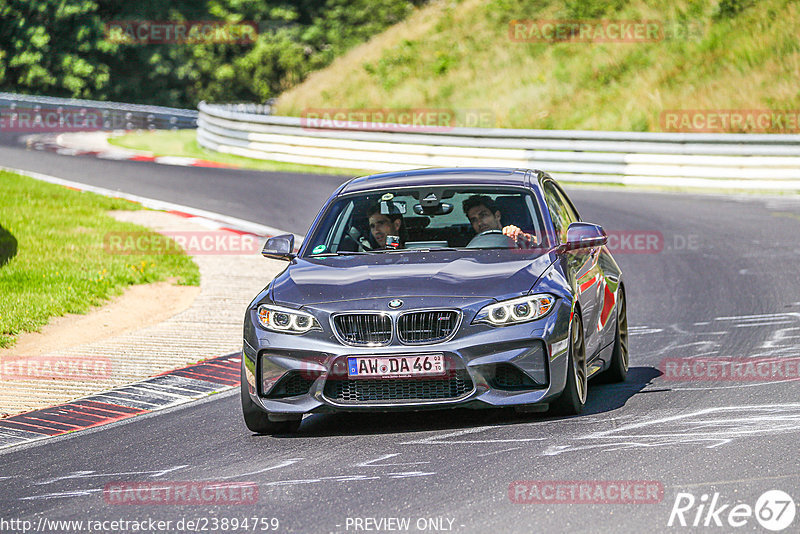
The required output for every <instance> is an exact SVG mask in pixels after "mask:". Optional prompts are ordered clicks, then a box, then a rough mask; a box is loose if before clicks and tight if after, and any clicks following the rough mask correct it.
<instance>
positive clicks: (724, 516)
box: [667, 490, 796, 532]
mask: <svg viewBox="0 0 800 534" xmlns="http://www.w3.org/2000/svg"><path fill="white" fill-rule="evenodd" d="M795 513H796V506H795V503H794V500H793V499H792V497H791V496H790V495H789V494H788V493H786V492H785V491H781V490H769V491H765V492H764V493H762V494H761V496H760V497H759V498H758V499H757V500H756V504H755V506H751V505H750V504H747V503H743V502H738V503H732V502H730V501H726V500H725V499H724V497H721V496H720V494H719V493H718V492H714V494H713V495H709V494H707V493H704V494H702V495H701V496H700V498H699V499H698V498H697V497H695V496H694V495H693V494H691V493H678V494H677V495H676V496H675V502H674V503H673V505H672V511H671V512H670V514H669V521H667V526H668V527H673V526H674V527H727V528H728V529H730V528H739V527H743V526H745V525H747V524H749V523H750V524H751V522H752V520H753V518H755V520H756V521H758V523H759V525H761V526H762V527H763V528H765V529H767V530H771V531H772V532H780V531H782V530H784V529H786V528H788V527H789V526H790V525H792V523H793V522H794V517H795ZM751 528H752V527H751ZM795 532H796V530H795Z"/></svg>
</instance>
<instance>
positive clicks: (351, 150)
mask: <svg viewBox="0 0 800 534" xmlns="http://www.w3.org/2000/svg"><path fill="white" fill-rule="evenodd" d="M199 110H200V115H199V117H198V120H197V125H198V130H197V139H198V142H199V143H200V144H201V145H203V146H205V147H206V148H209V149H211V150H216V151H219V152H225V153H229V154H236V155H240V156H247V157H251V158H258V159H268V160H275V161H284V162H293V163H303V164H309V165H321V166H335V167H345V168H352V169H366V170H375V171H392V170H402V169H410V168H415V167H428V166H437V167H438V166H502V167H521V168H535V169H542V170H545V171H548V172H550V173H551V174H553V175H554V176H555V177H556V178H559V179H562V180H568V181H576V182H594V183H617V184H639V185H660V186H680V187H712V188H731V189H772V190H800V135H772V134H685V133H639V132H601V131H569V130H564V131H561V130H508V129H483V128H453V129H450V130H448V131H446V132H435V133H407V132H398V131H392V130H393V129H394V130H396V129H397V128H390V127H385V128H377V127H376V128H373V127H371V126H369V127H368V125H364V124H363V123H361V124H356V123H346V124H344V125H343V126H342V127H337V128H311V127H309V125H308V122H307V121H304V120H303V119H301V118H299V117H279V116H273V115H269V114H268V112H269V108H268V106H262V107H261V108H255V107H250V108H248V106H247V105H216V104H208V103H204V102H203V103H201V104H200V105H199Z"/></svg>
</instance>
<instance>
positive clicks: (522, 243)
mask: <svg viewBox="0 0 800 534" xmlns="http://www.w3.org/2000/svg"><path fill="white" fill-rule="evenodd" d="M503 235H506V236H508V237H510V238H511V239H513V240H514V241H515V242H516V243H517V246H518V247H520V248H532V247H533V246H534V245H535V244H536V236H533V235H531V234H527V233H525V232H523V231H522V229H520V227H519V226H514V225H513V224H509V225H508V226H506V227H505V228H503Z"/></svg>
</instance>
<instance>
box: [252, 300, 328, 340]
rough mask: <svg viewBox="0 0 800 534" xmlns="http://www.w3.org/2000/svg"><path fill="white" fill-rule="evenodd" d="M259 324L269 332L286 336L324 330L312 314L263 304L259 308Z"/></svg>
mask: <svg viewBox="0 0 800 534" xmlns="http://www.w3.org/2000/svg"><path fill="white" fill-rule="evenodd" d="M258 322H259V323H261V326H263V327H264V328H266V329H267V330H272V331H273V332H284V333H286V334H305V333H306V332H308V331H309V330H314V329H317V330H322V327H320V326H319V322H317V319H316V318H315V317H314V316H313V315H311V314H310V313H306V312H301V311H298V310H291V309H288V308H282V307H280V306H273V305H270V304H262V305H261V306H259V307H258Z"/></svg>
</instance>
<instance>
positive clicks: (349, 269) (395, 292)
mask: <svg viewBox="0 0 800 534" xmlns="http://www.w3.org/2000/svg"><path fill="white" fill-rule="evenodd" d="M606 241H607V237H606V234H605V232H604V231H603V229H602V228H601V227H600V226H597V225H595V224H589V223H586V222H582V221H581V219H580V216H579V215H578V211H577V210H576V209H575V206H574V205H573V204H572V202H571V201H570V200H569V198H568V197H567V195H566V194H564V191H563V190H562V189H561V187H559V185H558V184H557V183H556V181H555V180H553V179H552V178H551V177H550V176H549V175H548V174H546V173H544V172H541V171H532V170H514V169H467V168H451V169H423V170H414V171H403V172H394V173H385V174H375V175H372V176H365V177H361V178H355V179H353V180H350V181H349V182H347V183H345V184H344V185H342V186H341V187H339V189H338V190H337V191H336V192H335V193H334V194H333V195H332V196H331V198H330V199H329V200H328V201H327V202H326V203H325V205H324V206H323V208H322V210H321V211H320V213H319V215H318V216H317V218H316V219H315V221H314V223H313V224H312V226H311V229H310V231H309V233H308V236H307V238H306V239H305V240H304V241H303V244H302V246H301V247H300V249H299V251H298V252H297V253H296V254H295V253H294V237H293V236H291V235H285V236H277V237H273V238H271V239H269V240H268V241H267V243H266V245H265V247H264V251H263V254H264V256H266V257H268V258H278V259H282V260H286V261H287V262H288V265H287V267H286V269H285V270H284V271H283V272H281V273H280V274H279V275H278V276H277V277H275V279H274V280H272V282H270V283H269V285H268V286H267V287H266V288H264V290H263V291H261V293H259V294H258V296H256V298H255V299H254V300H253V301H252V302H251V303H250V305H249V306H248V309H247V312H246V315H245V319H244V345H243V357H242V382H241V387H242V391H241V396H242V410H243V412H244V419H245V422H246V424H247V427H248V428H249V429H250V430H251V431H253V432H256V433H282V432H293V431H296V430H297V429H298V428H299V426H300V421H301V419H302V417H303V415H304V414H312V413H331V412H355V411H394V410H423V409H444V408H454V407H467V408H493V407H495V408H499V407H514V408H516V409H517V410H518V411H520V412H531V411H544V410H547V409H550V410H552V411H553V412H554V413H558V414H565V415H570V414H578V413H580V412H581V410H582V408H583V406H584V404H585V402H586V394H587V381H588V379H589V378H592V377H594V376H597V375H604V376H605V377H607V379H609V380H611V381H622V380H624V379H625V376H626V373H627V370H628V331H627V319H626V312H625V286H624V282H623V278H622V272H621V271H620V268H619V267H618V265H617V263H616V262H615V261H614V258H612V256H611V254H610V253H609V251H608V249H607V247H606V246H605V245H606Z"/></svg>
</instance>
